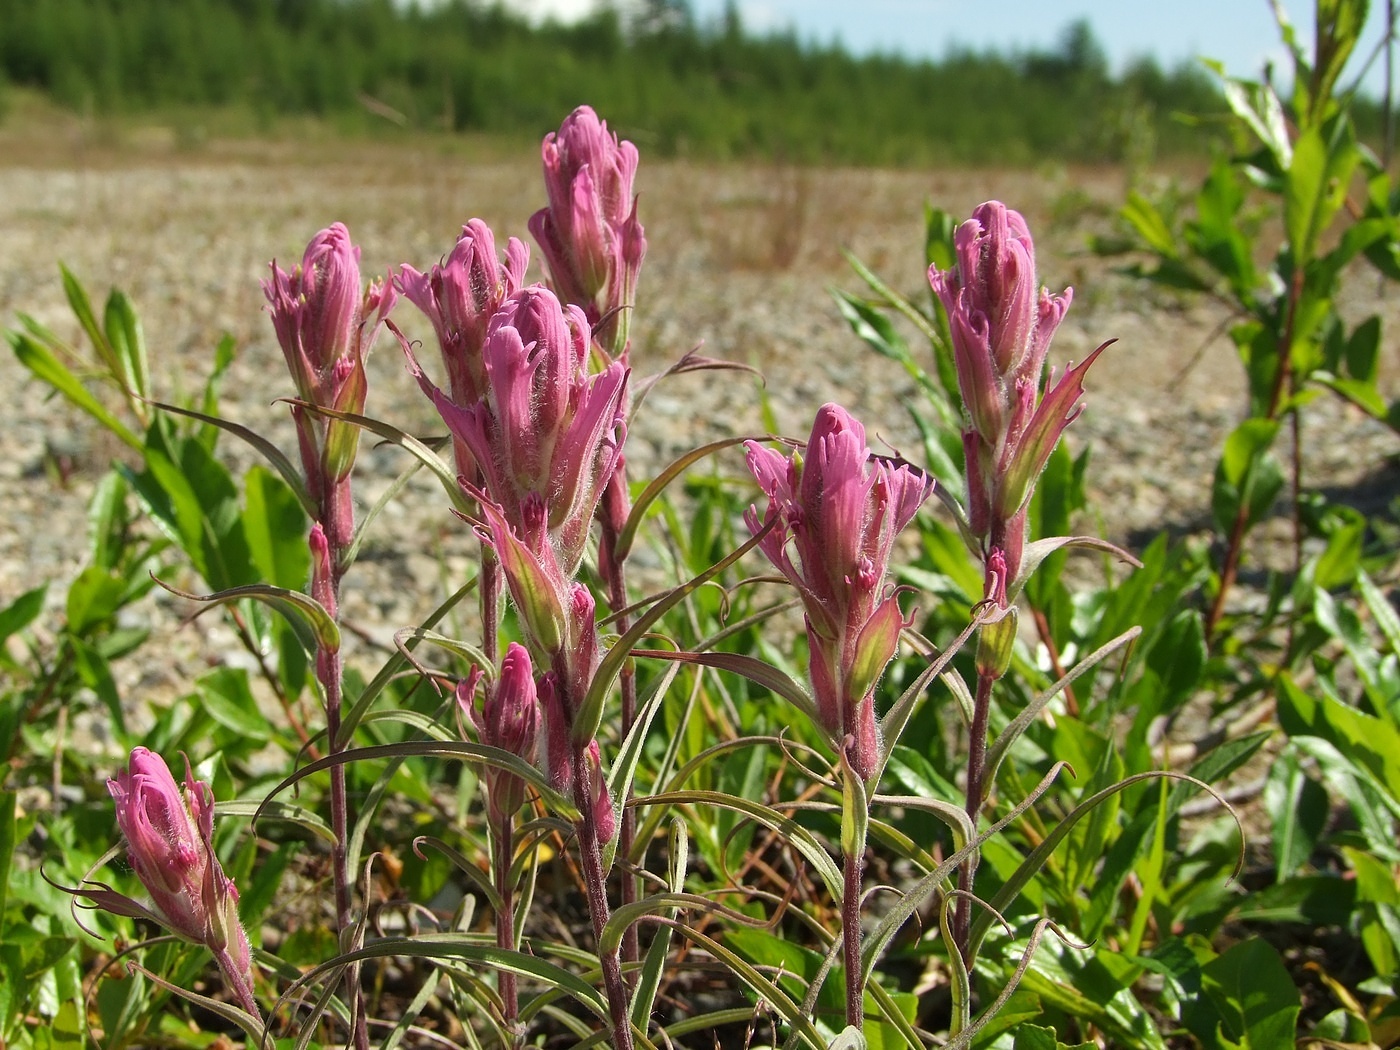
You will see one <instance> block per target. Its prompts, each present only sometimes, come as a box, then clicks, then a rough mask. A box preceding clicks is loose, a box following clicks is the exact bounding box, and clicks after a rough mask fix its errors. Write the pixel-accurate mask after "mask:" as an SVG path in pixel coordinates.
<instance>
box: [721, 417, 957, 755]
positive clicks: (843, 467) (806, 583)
mask: <svg viewBox="0 0 1400 1050" xmlns="http://www.w3.org/2000/svg"><path fill="white" fill-rule="evenodd" d="M747 448H748V461H749V470H750V471H752V473H753V476H754V478H755V480H757V482H758V486H759V488H761V489H762V490H763V491H764V492H765V493H767V495H768V507H767V510H766V511H765V512H764V513H763V514H762V515H760V514H759V512H758V508H757V507H750V508H749V510H748V512H747V514H746V515H745V518H746V520H747V521H748V524H749V528H750V529H751V530H753V531H754V532H755V533H756V532H758V531H759V529H760V528H761V527H762V526H763V525H764V524H765V523H767V522H769V521H772V520H774V519H776V520H777V522H778V524H777V527H776V528H774V529H773V530H772V531H771V532H769V533H768V535H767V536H765V537H764V538H763V541H762V542H761V543H760V544H759V548H760V549H761V550H762V551H763V553H764V554H766V555H767V556H768V560H769V561H771V562H772V563H773V564H774V565H775V566H777V568H778V569H779V570H780V571H781V572H782V573H783V575H784V576H786V577H787V578H788V580H789V581H790V582H791V583H792V585H793V586H794V587H796V588H797V592H798V594H800V595H801V597H802V608H803V611H804V613H805V618H806V624H807V641H808V645H809V647H810V652H811V656H810V659H809V663H808V668H809V671H810V673H811V678H812V693H813V698H814V699H815V701H816V709H817V714H818V716H819V718H820V720H821V724H822V728H823V729H825V730H826V731H827V732H828V733H830V734H831V736H832V739H833V741H834V742H835V743H836V745H837V747H838V748H839V749H840V750H841V751H842V753H843V754H844V755H845V757H846V759H847V761H849V762H850V764H851V768H852V769H854V770H855V771H856V772H857V773H858V774H859V775H860V776H862V777H868V776H870V775H871V773H872V772H874V769H875V764H876V760H877V753H878V750H879V739H878V736H877V730H876V724H875V702H874V694H875V685H876V683H877V682H878V681H879V679H880V676H881V674H883V673H884V670H885V667H886V665H887V664H888V663H889V662H890V660H891V659H892V658H893V657H894V654H895V649H896V647H897V645H898V642H899V632H900V629H901V628H902V627H904V626H906V621H905V619H904V615H903V613H901V612H900V610H899V602H898V595H897V594H896V593H895V590H894V587H893V585H892V584H890V583H889V580H888V572H889V561H890V552H891V549H892V548H893V545H894V538H895V536H896V535H898V533H899V531H900V530H901V529H903V528H904V526H906V525H908V524H909V522H910V521H911V520H912V519H913V517H914V514H915V512H916V511H918V509H919V507H920V505H921V504H922V503H923V502H924V500H925V499H926V498H928V495H929V493H930V492H932V490H933V481H932V479H930V478H928V477H926V476H925V475H923V474H921V473H919V472H918V471H916V470H914V469H912V468H910V467H909V466H907V465H895V464H892V463H889V462H886V461H884V460H881V459H878V458H875V457H872V456H871V454H870V449H869V448H867V447H866V444H865V428H864V427H863V426H861V424H860V422H859V421H858V420H857V419H856V418H855V417H854V416H852V415H851V414H850V413H849V412H847V411H846V410H845V409H844V408H842V407H841V406H840V405H835V404H827V405H823V406H822V407H821V410H820V411H818V412H817V418H816V421H815V422H814V423H813V424H812V435H811V437H810V438H808V440H807V447H806V450H805V451H804V452H794V453H792V454H791V455H790V456H783V455H781V454H779V453H778V452H775V451H773V450H772V449H769V448H765V447H764V446H763V445H760V444H758V443H757V442H755V441H750V442H748V445H747Z"/></svg>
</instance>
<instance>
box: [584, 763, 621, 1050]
mask: <svg viewBox="0 0 1400 1050" xmlns="http://www.w3.org/2000/svg"><path fill="white" fill-rule="evenodd" d="M574 805H575V806H577V807H578V811H579V820H578V824H577V828H578V843H579V862H580V864H581V866H582V868H583V884H584V889H585V891H586V892H587V894H588V914H589V916H590V917H591V918H592V920H593V937H594V941H595V943H597V945H598V963H599V965H600V966H601V968H602V971H603V991H604V994H606V995H607V999H608V1015H609V1017H610V1018H611V1021H612V1036H613V1043H612V1045H613V1048H614V1050H632V1023H631V1020H630V1018H629V1017H628V1010H627V985H626V983H625V982H624V981H623V979H622V960H621V958H620V957H619V955H618V953H617V951H616V950H604V948H603V945H602V938H603V927H604V926H605V925H606V924H607V921H608V918H609V917H610V916H611V914H612V912H611V910H610V909H609V908H608V887H607V875H606V874H605V873H604V872H603V852H602V845H601V843H599V841H598V818H597V816H596V814H595V813H594V811H593V799H592V798H591V797H590V794H589V790H588V756H587V751H586V749H585V748H582V747H577V746H576V747H575V748H574Z"/></svg>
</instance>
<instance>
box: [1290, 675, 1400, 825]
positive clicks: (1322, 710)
mask: <svg viewBox="0 0 1400 1050" xmlns="http://www.w3.org/2000/svg"><path fill="white" fill-rule="evenodd" d="M1279 687H1280V688H1279V694H1278V720H1279V725H1280V726H1282V727H1283V731H1284V732H1285V733H1287V734H1288V735H1289V736H1295V737H1296V736H1315V737H1319V738H1321V739H1322V740H1325V741H1327V742H1328V743H1329V744H1331V745H1332V746H1333V747H1335V748H1336V749H1337V750H1338V751H1340V752H1341V753H1342V754H1343V755H1344V756H1346V758H1347V759H1348V760H1349V761H1351V762H1353V763H1355V764H1356V765H1358V766H1359V767H1361V768H1363V769H1365V770H1367V771H1368V772H1370V773H1371V774H1372V776H1374V778H1375V780H1376V782H1377V784H1379V785H1381V786H1383V787H1384V788H1385V790H1386V791H1387V792H1388V793H1389V794H1390V798H1391V801H1392V803H1393V804H1396V805H1400V729H1397V728H1396V727H1395V726H1394V725H1392V724H1390V723H1388V722H1384V721H1382V720H1381V719H1379V718H1376V717H1375V716H1373V715H1368V714H1366V713H1364V712H1362V711H1358V710H1356V709H1355V708H1351V707H1347V706H1346V705H1344V704H1341V703H1338V702H1337V701H1336V700H1333V699H1332V698H1331V697H1327V696H1323V697H1320V698H1314V697H1312V696H1310V695H1308V694H1307V693H1306V692H1304V691H1303V690H1302V689H1301V688H1299V687H1298V685H1297V684H1296V683H1294V681H1293V679H1292V678H1291V677H1289V676H1288V675H1282V676H1280V678H1279Z"/></svg>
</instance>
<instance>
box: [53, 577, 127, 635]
mask: <svg viewBox="0 0 1400 1050" xmlns="http://www.w3.org/2000/svg"><path fill="white" fill-rule="evenodd" d="M125 595H126V581H125V580H124V579H122V578H121V577H120V576H119V575H117V574H116V573H114V572H109V571H108V570H106V569H99V568H98V567H97V566H96V565H89V566H88V567H87V568H86V569H84V570H83V571H82V572H80V573H78V576H77V579H75V580H74V581H73V582H72V584H70V585H69V587H68V605H67V616H68V630H69V631H71V632H72V633H73V634H75V635H78V636H82V635H84V634H86V633H87V632H88V631H90V630H92V628H94V627H96V626H97V625H98V624H101V623H103V622H105V621H107V620H109V619H111V618H112V617H113V616H114V615H115V614H116V611H117V610H118V609H119V608H121V603H122V598H123V597H124V596H125Z"/></svg>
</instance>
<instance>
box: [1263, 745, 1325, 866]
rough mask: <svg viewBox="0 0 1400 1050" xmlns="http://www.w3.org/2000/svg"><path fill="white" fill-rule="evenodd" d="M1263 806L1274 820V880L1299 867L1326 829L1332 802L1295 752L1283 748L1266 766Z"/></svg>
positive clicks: (1305, 860)
mask: <svg viewBox="0 0 1400 1050" xmlns="http://www.w3.org/2000/svg"><path fill="white" fill-rule="evenodd" d="M1264 809H1265V811H1266V812H1268V814H1269V818H1270V820H1271V821H1272V822H1273V840H1274V863H1275V865H1276V874H1275V877H1274V881H1275V882H1282V881H1283V880H1284V879H1287V878H1289V877H1290V876H1292V875H1293V874H1295V873H1296V872H1297V871H1298V869H1299V868H1301V867H1302V866H1303V865H1304V864H1305V863H1307V860H1308V858H1309V857H1311V856H1312V853H1313V850H1314V849H1316V848H1317V843H1318V839H1319V838H1321V836H1322V832H1323V831H1324V830H1325V828H1326V824H1327V818H1328V815H1329V813H1330V810H1331V802H1330V800H1329V799H1328V797H1327V792H1326V790H1325V789H1324V788H1323V787H1322V785H1321V784H1319V783H1318V782H1317V781H1316V780H1314V779H1312V778H1311V777H1309V776H1308V775H1307V773H1306V772H1305V771H1304V770H1303V766H1302V763H1301V762H1299V760H1298V754H1297V752H1296V751H1294V750H1292V749H1288V750H1285V751H1284V752H1283V753H1282V754H1280V755H1279V756H1278V758H1276V759H1275V760H1274V762H1273V764H1272V765H1271V766H1270V767H1269V773H1268V779H1267V781H1266V782H1265V785H1264Z"/></svg>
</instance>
